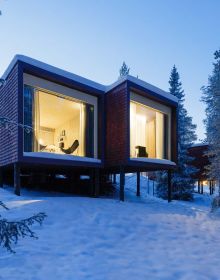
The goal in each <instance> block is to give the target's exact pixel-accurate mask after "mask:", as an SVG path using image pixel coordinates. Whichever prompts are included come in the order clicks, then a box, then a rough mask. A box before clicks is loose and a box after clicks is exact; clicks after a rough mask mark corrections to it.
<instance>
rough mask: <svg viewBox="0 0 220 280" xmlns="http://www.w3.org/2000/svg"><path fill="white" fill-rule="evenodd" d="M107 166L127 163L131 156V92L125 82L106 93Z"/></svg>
mask: <svg viewBox="0 0 220 280" xmlns="http://www.w3.org/2000/svg"><path fill="white" fill-rule="evenodd" d="M105 99H106V104H105V105H106V107H105V108H106V110H105V111H106V141H105V160H106V161H105V163H106V166H107V167H109V166H120V165H124V164H126V162H127V160H128V158H129V125H130V119H129V114H130V111H129V92H128V89H127V83H126V82H125V83H123V84H121V85H119V86H117V87H116V88H114V89H113V90H111V91H109V92H107V93H106V96H105Z"/></svg>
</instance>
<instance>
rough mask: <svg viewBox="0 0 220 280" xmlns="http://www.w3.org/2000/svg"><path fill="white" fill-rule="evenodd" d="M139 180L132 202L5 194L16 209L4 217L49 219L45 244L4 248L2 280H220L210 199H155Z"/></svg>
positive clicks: (131, 189)
mask: <svg viewBox="0 0 220 280" xmlns="http://www.w3.org/2000/svg"><path fill="white" fill-rule="evenodd" d="M135 182H136V177H135V176H132V175H128V176H126V186H125V191H126V193H125V199H126V201H125V202H119V200H118V198H113V199H109V198H104V197H103V198H86V197H74V196H65V195H62V194H60V193H52V192H50V193H47V192H37V191H27V190H22V196H21V197H17V196H15V195H13V193H12V189H10V188H8V187H6V188H4V189H0V196H1V200H2V201H3V202H5V204H6V205H7V206H8V207H9V208H10V209H11V210H10V211H5V210H4V209H0V213H1V214H2V215H4V217H7V218H8V219H10V220H11V219H21V218H24V217H28V216H30V215H32V214H33V213H37V212H40V211H44V212H45V213H46V214H47V215H48V217H47V218H46V220H45V222H44V224H43V226H42V227H40V226H38V225H35V226H34V227H33V229H34V231H35V232H36V234H37V235H38V237H39V239H38V240H33V239H28V238H27V239H22V240H20V241H19V242H18V244H17V245H15V246H14V249H15V250H16V254H10V253H8V252H7V251H5V250H4V249H2V248H0V251H1V254H0V271H1V273H0V279H7V280H14V279H16V280H20V279H22V280H30V279H31V280H38V279H40V280H44V279H61V280H66V279H68V280H69V279H73V280H75V279H76V280H81V279H86V280H87V279H88V280H90V279H92V280H103V279H105V280H112V279H120V280H125V279H126V280H146V279H153V280H157V279H158V280H165V279H166V280H177V279H178V280H188V279H190V280H191V279H193V280H197V279H198V280H210V279H213V280H215V279H216V280H217V279H219V262H220V254H219V251H220V237H219V232H220V220H218V219H214V218H211V216H210V213H209V209H210V199H208V196H207V195H206V196H202V195H196V200H195V202H175V201H174V202H172V203H167V202H166V201H163V200H160V199H158V198H156V197H152V196H149V195H148V194H147V178H144V177H141V197H136V196H135ZM149 185H150V186H152V182H150V183H149ZM203 200H204V201H203Z"/></svg>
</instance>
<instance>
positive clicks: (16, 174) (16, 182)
mask: <svg viewBox="0 0 220 280" xmlns="http://www.w3.org/2000/svg"><path fill="white" fill-rule="evenodd" d="M14 193H15V194H16V195H21V181H20V166H19V164H18V163H14Z"/></svg>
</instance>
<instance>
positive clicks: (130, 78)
mask: <svg viewBox="0 0 220 280" xmlns="http://www.w3.org/2000/svg"><path fill="white" fill-rule="evenodd" d="M125 81H130V82H133V83H134V84H137V85H139V86H141V87H143V88H145V89H147V90H150V91H152V92H155V93H157V94H158V95H160V96H163V97H165V98H166V99H169V100H171V101H173V102H175V103H178V98H176V97H175V96H174V95H173V94H170V93H169V92H166V91H164V90H162V89H160V88H158V87H155V86H153V85H151V84H149V83H147V82H145V81H143V80H141V79H139V78H136V77H134V76H131V75H127V76H125V77H122V78H121V79H119V80H118V81H116V82H115V83H113V84H111V85H110V86H106V92H107V91H110V90H112V89H113V88H115V87H116V86H118V85H120V84H122V83H123V82H125Z"/></svg>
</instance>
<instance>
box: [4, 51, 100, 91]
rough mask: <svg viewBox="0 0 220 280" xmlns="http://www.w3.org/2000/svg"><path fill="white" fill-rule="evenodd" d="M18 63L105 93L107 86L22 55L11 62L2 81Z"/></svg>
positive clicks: (16, 56) (18, 55)
mask: <svg viewBox="0 0 220 280" xmlns="http://www.w3.org/2000/svg"><path fill="white" fill-rule="evenodd" d="M18 61H22V62H25V63H28V64H31V65H33V66H36V67H38V68H41V69H44V70H46V71H49V72H52V73H55V74H57V75H60V76H63V77H65V78H68V79H71V80H74V81H76V82H79V83H81V84H85V85H87V86H89V87H92V88H95V89H97V90H100V91H105V86H103V85H101V84H99V83H96V82H94V81H91V80H88V79H86V78H83V77H81V76H78V75H76V74H73V73H70V72H68V71H65V70H62V69H60V68H58V67H54V66H52V65H49V64H47V63H44V62H41V61H39V60H37V59H34V58H31V57H28V56H25V55H21V54H17V55H15V56H14V58H13V60H12V61H11V63H10V64H9V66H8V68H7V69H6V71H5V72H4V74H3V75H2V79H6V78H7V76H8V75H9V73H10V72H11V70H12V69H13V67H14V65H15V64H16V63H17V62H18Z"/></svg>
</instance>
